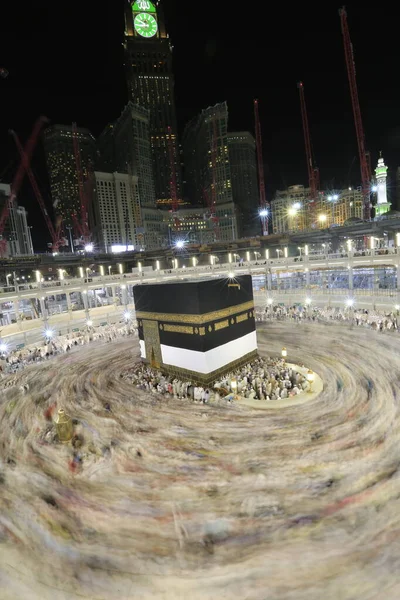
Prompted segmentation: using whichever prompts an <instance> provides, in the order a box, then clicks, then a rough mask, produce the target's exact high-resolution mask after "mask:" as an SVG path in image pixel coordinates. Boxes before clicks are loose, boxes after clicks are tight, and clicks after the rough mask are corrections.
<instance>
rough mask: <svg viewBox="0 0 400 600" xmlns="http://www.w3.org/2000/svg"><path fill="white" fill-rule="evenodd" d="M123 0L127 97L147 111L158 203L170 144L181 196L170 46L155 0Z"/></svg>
mask: <svg viewBox="0 0 400 600" xmlns="http://www.w3.org/2000/svg"><path fill="white" fill-rule="evenodd" d="M125 1H126V7H125V44H124V46H125V66H126V76H127V84H128V91H129V99H130V100H131V101H132V102H133V103H135V104H138V105H139V106H142V107H144V108H147V109H148V110H149V111H150V136H151V146H152V156H153V168H154V175H155V191H156V199H157V203H158V204H159V205H162V204H166V205H168V204H169V205H170V204H171V202H172V199H171V161H170V152H169V149H170V145H172V151H173V156H174V161H175V170H176V180H177V193H178V198H180V197H181V177H180V161H179V145H178V139H177V125H176V112H175V99H174V76H173V72H172V46H171V42H170V40H169V37H168V35H167V33H166V30H165V25H164V19H163V14H162V9H161V7H160V3H159V1H158V0H157V2H155V3H153V2H150V0H136V1H135V2H132V0H125ZM169 127H170V128H171V137H170V138H169V134H168V128H169Z"/></svg>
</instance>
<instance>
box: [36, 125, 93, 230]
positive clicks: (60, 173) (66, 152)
mask: <svg viewBox="0 0 400 600" xmlns="http://www.w3.org/2000/svg"><path fill="white" fill-rule="evenodd" d="M76 136H77V141H78V145H79V150H80V159H81V165H82V176H83V181H86V180H87V178H88V167H89V165H94V164H95V157H96V142H95V139H94V137H93V136H92V134H91V133H90V131H89V130H88V129H84V128H80V127H78V128H77V133H76ZM43 144H44V151H45V155H46V164H47V172H48V176H49V181H50V190H51V197H52V201H53V206H54V211H55V213H56V214H57V215H61V217H62V219H63V224H64V226H67V227H68V226H70V227H71V226H73V219H72V215H73V214H74V213H76V214H80V199H79V188H78V173H77V168H76V160H75V154H74V142H73V132H72V126H68V125H52V126H51V127H48V128H47V129H46V130H45V131H44V133H43Z"/></svg>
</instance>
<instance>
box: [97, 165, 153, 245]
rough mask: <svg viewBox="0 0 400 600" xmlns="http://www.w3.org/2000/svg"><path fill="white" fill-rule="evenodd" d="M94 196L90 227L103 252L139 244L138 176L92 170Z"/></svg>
mask: <svg viewBox="0 0 400 600" xmlns="http://www.w3.org/2000/svg"><path fill="white" fill-rule="evenodd" d="M94 176H95V182H96V198H95V202H94V203H93V210H92V230H93V232H94V234H95V243H96V246H97V247H98V248H99V249H101V250H103V251H105V252H112V251H116V249H121V248H122V249H124V248H125V249H133V248H136V246H137V245H138V238H137V227H138V223H140V220H141V214H140V204H139V190H138V178H137V177H135V176H132V175H127V174H126V173H101V172H99V171H95V173H94Z"/></svg>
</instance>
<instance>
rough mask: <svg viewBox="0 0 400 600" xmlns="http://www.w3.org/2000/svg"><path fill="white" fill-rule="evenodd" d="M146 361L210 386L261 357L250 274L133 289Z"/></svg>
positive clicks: (179, 375)
mask: <svg viewBox="0 0 400 600" xmlns="http://www.w3.org/2000/svg"><path fill="white" fill-rule="evenodd" d="M133 294H134V300H135V309H136V318H137V321H138V328H139V343H140V352H141V357H142V360H144V361H145V362H146V363H148V364H150V365H151V366H152V367H153V368H155V369H160V370H161V371H163V372H165V373H168V374H171V375H174V376H177V377H179V378H180V379H182V378H186V379H187V380H189V381H192V382H193V383H201V384H205V385H209V384H210V383H212V382H213V381H215V380H217V379H218V377H220V376H221V375H222V374H223V373H226V372H229V371H231V370H233V369H234V368H237V367H238V366H240V365H242V364H245V363H247V362H249V361H251V360H253V359H254V358H255V357H256V356H257V335H256V325H255V318H254V298H253V285H252V279H251V276H250V275H241V276H238V277H236V278H234V279H228V278H225V279H211V278H210V277H208V278H204V279H192V280H187V281H176V282H168V283H155V284H142V285H137V286H135V287H134V288H133Z"/></svg>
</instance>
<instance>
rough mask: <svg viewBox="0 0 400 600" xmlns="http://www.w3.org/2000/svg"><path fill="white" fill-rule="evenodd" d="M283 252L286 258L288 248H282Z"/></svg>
mask: <svg viewBox="0 0 400 600" xmlns="http://www.w3.org/2000/svg"><path fill="white" fill-rule="evenodd" d="M283 252H284V255H285V258H287V257H288V249H287V248H284V249H283Z"/></svg>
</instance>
